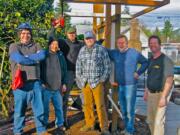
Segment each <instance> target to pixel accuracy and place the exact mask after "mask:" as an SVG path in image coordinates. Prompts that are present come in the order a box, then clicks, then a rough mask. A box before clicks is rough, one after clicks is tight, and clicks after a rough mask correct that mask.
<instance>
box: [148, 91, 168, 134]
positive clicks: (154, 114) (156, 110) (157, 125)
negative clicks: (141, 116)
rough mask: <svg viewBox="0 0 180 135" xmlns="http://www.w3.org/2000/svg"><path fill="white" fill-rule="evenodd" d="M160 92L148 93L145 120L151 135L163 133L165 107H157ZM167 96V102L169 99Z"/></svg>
mask: <svg viewBox="0 0 180 135" xmlns="http://www.w3.org/2000/svg"><path fill="white" fill-rule="evenodd" d="M161 94H162V93H150V92H149V93H148V102H147V120H148V124H149V127H150V130H151V135H164V128H165V119H166V116H165V112H166V106H165V107H162V108H160V107H158V104H159V100H160V97H161ZM170 95H171V94H169V96H168V102H169V99H170Z"/></svg>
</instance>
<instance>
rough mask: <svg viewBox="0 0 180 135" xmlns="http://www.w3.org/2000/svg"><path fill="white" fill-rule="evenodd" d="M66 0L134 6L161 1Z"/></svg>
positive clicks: (150, 4)
mask: <svg viewBox="0 0 180 135" xmlns="http://www.w3.org/2000/svg"><path fill="white" fill-rule="evenodd" d="M66 1H67V2H76V3H94V4H125V5H136V6H158V5H160V4H161V3H162V2H163V1H155V0H66Z"/></svg>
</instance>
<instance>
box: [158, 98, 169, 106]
mask: <svg viewBox="0 0 180 135" xmlns="http://www.w3.org/2000/svg"><path fill="white" fill-rule="evenodd" d="M166 105H167V99H166V97H163V96H162V97H161V98H160V100H159V105H158V106H159V107H164V106H166Z"/></svg>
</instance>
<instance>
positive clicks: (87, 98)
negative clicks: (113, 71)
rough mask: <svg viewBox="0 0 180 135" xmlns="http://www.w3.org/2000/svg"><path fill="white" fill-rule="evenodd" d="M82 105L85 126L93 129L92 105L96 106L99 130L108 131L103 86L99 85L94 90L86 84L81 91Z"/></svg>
mask: <svg viewBox="0 0 180 135" xmlns="http://www.w3.org/2000/svg"><path fill="white" fill-rule="evenodd" d="M82 92H83V97H84V105H83V111H84V116H85V122H86V126H88V127H93V126H94V124H95V115H94V103H95V105H96V110H97V115H98V119H99V123H100V128H101V130H107V129H108V118H107V112H106V109H105V103H104V90H103V84H102V83H99V84H98V85H97V86H96V87H95V88H94V89H91V88H90V85H89V84H87V85H86V86H85V87H84V88H83V89H82Z"/></svg>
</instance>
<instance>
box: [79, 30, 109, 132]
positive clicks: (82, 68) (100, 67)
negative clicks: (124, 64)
mask: <svg viewBox="0 0 180 135" xmlns="http://www.w3.org/2000/svg"><path fill="white" fill-rule="evenodd" d="M84 38H85V43H86V46H84V47H82V48H81V50H80V52H79V55H78V59H77V61H76V81H77V85H78V87H79V88H81V89H82V92H83V96H84V105H83V111H84V115H85V122H86V124H85V126H83V127H82V128H81V129H80V130H81V131H89V130H93V129H94V124H95V116H94V103H95V105H96V109H97V114H98V119H99V123H100V128H101V131H102V134H103V135H109V134H110V133H109V131H108V118H107V112H106V109H105V103H104V90H103V83H104V82H105V81H106V80H107V78H108V77H109V75H110V71H111V66H110V59H109V56H108V53H107V52H106V49H105V48H104V47H103V46H101V45H98V44H96V43H95V41H96V40H95V35H94V34H93V32H91V31H88V32H86V33H85V35H84Z"/></svg>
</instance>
